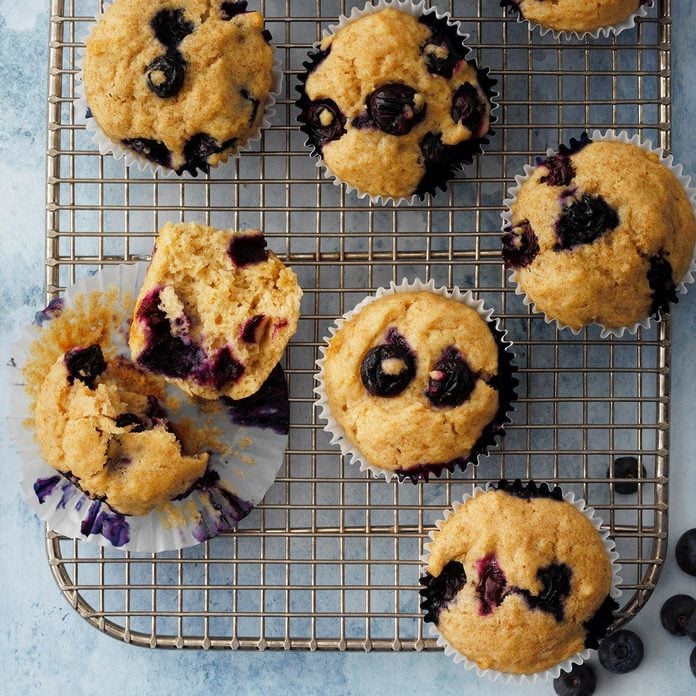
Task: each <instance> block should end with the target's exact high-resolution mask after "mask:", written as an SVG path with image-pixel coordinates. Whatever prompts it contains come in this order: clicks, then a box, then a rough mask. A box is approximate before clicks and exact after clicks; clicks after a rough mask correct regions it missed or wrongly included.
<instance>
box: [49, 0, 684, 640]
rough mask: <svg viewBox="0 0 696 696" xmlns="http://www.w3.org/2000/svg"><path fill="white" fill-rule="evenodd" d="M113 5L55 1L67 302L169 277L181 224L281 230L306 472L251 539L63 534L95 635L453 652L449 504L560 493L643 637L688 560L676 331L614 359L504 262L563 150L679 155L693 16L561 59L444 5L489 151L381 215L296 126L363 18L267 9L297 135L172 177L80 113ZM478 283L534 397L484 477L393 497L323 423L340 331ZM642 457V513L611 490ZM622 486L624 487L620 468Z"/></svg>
mask: <svg viewBox="0 0 696 696" xmlns="http://www.w3.org/2000/svg"><path fill="white" fill-rule="evenodd" d="M98 4H99V3H98V0H52V18H51V36H50V97H49V150H48V219H47V246H46V256H47V258H46V284H47V294H48V297H49V298H51V297H54V296H55V295H56V294H58V293H59V292H60V291H61V290H63V289H64V288H65V287H66V285H69V284H71V283H72V282H74V280H75V278H76V277H78V276H80V275H83V274H85V273H87V272H88V271H91V270H94V269H96V268H99V267H102V266H105V265H110V264H117V263H123V262H130V261H134V260H138V259H142V258H147V255H148V254H149V252H150V249H151V246H152V241H153V236H154V233H155V231H156V230H157V229H158V228H159V227H161V226H162V224H163V223H164V222H166V221H168V220H175V221H177V220H184V219H185V220H200V221H203V222H205V223H209V224H212V225H216V226H224V227H235V228H240V227H257V226H258V227H260V228H261V229H263V230H264V231H265V233H266V235H267V236H268V237H269V240H270V242H269V243H270V245H271V247H272V248H273V249H274V250H275V251H276V252H277V253H278V254H279V255H280V256H281V257H283V258H284V259H285V260H286V261H287V262H288V263H290V264H292V266H293V268H294V269H295V271H296V272H297V274H298V276H299V279H300V282H301V284H302V287H303V288H304V290H305V298H304V302H303V307H302V309H303V317H302V320H301V322H300V328H299V331H298V334H297V336H296V337H295V339H294V340H293V341H292V343H291V345H290V347H289V350H288V352H287V357H286V362H285V364H286V368H287V375H288V380H289V387H290V395H291V396H290V400H291V424H292V427H291V431H290V442H289V449H288V452H287V455H286V460H285V466H284V468H283V469H281V472H280V475H279V476H278V479H277V481H276V483H275V484H274V485H273V486H272V488H271V489H270V491H269V492H268V494H267V496H266V498H265V500H264V502H263V504H262V505H260V506H259V508H258V509H257V510H255V511H254V512H253V513H252V514H251V515H250V516H249V517H248V518H247V519H246V520H244V522H243V523H242V524H241V527H240V529H239V530H238V531H237V532H236V533H234V534H225V535H223V536H221V537H219V538H217V539H214V540H212V541H210V542H208V543H206V544H203V545H201V546H197V547H195V548H192V549H189V550H186V551H181V552H173V553H160V554H156V555H151V554H142V553H124V552H120V551H115V550H111V549H101V548H98V547H96V546H94V545H92V544H86V543H81V542H79V541H73V540H68V539H64V538H62V537H59V536H56V535H54V534H52V533H48V534H47V549H48V556H49V562H50V564H51V567H52V569H53V572H54V574H55V577H56V579H57V581H58V584H59V586H60V588H61V590H62V591H63V593H64V594H65V596H66V598H67V599H68V601H69V602H70V603H71V604H72V605H73V606H74V607H75V609H76V610H77V611H78V612H79V613H80V614H81V615H82V616H83V617H84V618H85V619H87V620H88V621H89V622H90V623H91V624H92V625H94V626H96V627H97V628H99V629H100V630H102V631H104V632H106V633H108V634H110V635H112V636H114V637H117V638H119V639H121V640H124V641H126V642H131V643H135V644H138V645H145V646H152V647H177V648H180V647H190V648H201V647H202V648H208V647H215V648H261V649H263V648H281V649H283V648H284V649H295V648H299V649H302V648H305V649H306V648H309V649H315V648H323V649H340V650H345V649H348V650H351V649H360V650H370V649H387V650H400V649H416V650H421V649H432V648H434V647H435V644H434V641H432V640H431V639H429V638H426V635H427V633H426V632H425V631H424V625H423V623H422V622H421V620H420V612H419V597H418V592H417V587H418V572H419V561H418V557H419V554H420V553H421V550H422V544H423V541H424V539H426V537H427V534H428V532H429V531H430V530H431V529H432V528H433V525H434V522H435V520H437V519H439V518H440V517H441V516H442V511H443V509H444V508H446V507H447V506H449V505H450V504H451V503H452V501H454V500H457V499H459V498H460V497H461V495H462V494H463V493H464V492H466V491H470V490H471V487H472V485H473V484H476V483H479V484H483V483H486V482H488V481H491V480H495V479H497V478H499V477H501V476H505V477H508V478H512V477H516V476H520V477H524V478H531V477H533V478H535V479H537V480H547V481H553V482H558V483H559V484H561V485H562V486H563V487H564V488H565V489H570V490H574V491H575V492H576V493H577V494H579V495H581V496H582V497H584V498H585V499H586V500H587V501H588V502H589V503H590V505H592V506H593V507H594V508H595V509H596V510H597V511H598V513H599V514H600V515H601V516H602V517H603V518H604V520H605V523H606V524H607V525H608V526H609V528H610V530H611V533H612V534H613V536H614V537H615V538H616V541H617V544H618V549H619V551H620V553H621V562H622V564H623V578H624V584H623V590H624V595H623V599H624V606H623V607H622V614H621V618H620V619H619V623H621V622H623V621H625V620H626V619H628V618H629V617H631V616H632V615H634V614H635V613H636V612H637V611H638V610H639V609H640V607H641V606H642V605H643V604H644V603H645V601H646V600H647V598H648V596H649V595H650V592H651V591H652V589H653V587H654V585H655V582H656V581H657V578H658V575H659V571H660V567H661V563H662V559H663V557H664V554H665V550H666V535H667V455H668V451H667V447H668V434H669V431H668V402H669V377H668V375H669V362H670V348H669V336H670V324H669V321H665V322H663V323H662V324H661V325H660V326H659V327H653V328H652V329H651V330H649V331H640V332H639V334H638V336H637V337H630V336H627V337H626V338H624V339H621V340H601V339H600V337H599V332H598V331H596V330H595V329H594V328H591V329H589V330H586V331H584V332H583V333H582V334H580V335H579V336H573V335H571V334H570V333H569V332H558V331H557V330H556V329H555V328H553V327H551V326H549V325H547V324H546V323H545V322H544V321H543V319H541V318H540V317H539V316H534V315H532V314H530V312H529V310H528V309H527V308H525V307H524V306H523V304H522V303H521V301H520V298H519V297H517V296H516V295H515V294H514V292H513V290H512V288H511V286H510V285H509V284H508V283H507V282H506V277H505V273H504V271H503V267H502V263H501V259H500V251H499V249H500V241H499V225H500V218H499V214H500V210H501V205H502V200H503V197H504V194H505V191H506V188H507V187H508V185H509V184H510V183H511V182H512V180H513V177H514V176H515V174H517V173H519V172H521V170H522V167H523V165H524V164H526V163H528V162H530V161H532V160H533V158H534V157H535V156H536V155H537V154H539V153H542V152H543V151H544V150H545V148H546V147H547V146H555V145H557V144H558V143H559V142H567V141H568V139H569V138H570V137H571V136H577V135H578V134H579V133H580V132H581V131H583V130H585V129H590V128H595V127H598V128H610V127H617V128H626V129H627V130H629V131H630V132H632V133H633V132H638V133H640V134H641V135H642V136H643V137H646V138H649V139H651V140H652V141H653V143H659V144H660V145H661V146H662V147H665V148H667V149H669V145H670V117H671V110H670V0H663V1H662V2H658V3H656V4H657V6H656V7H654V8H653V9H651V10H650V16H649V18H647V19H646V20H644V21H640V22H639V25H638V29H637V30H636V31H627V32H624V33H623V34H622V35H621V36H620V37H619V38H618V39H617V38H611V39H604V40H597V41H589V42H587V41H586V42H578V41H575V42H570V43H568V42H565V43H563V44H560V45H559V44H557V43H556V42H555V41H554V40H553V39H552V38H550V37H546V38H541V37H540V36H539V35H538V33H534V34H533V35H531V36H530V35H529V33H528V31H527V28H526V25H524V24H522V25H520V24H517V23H516V22H515V21H514V19H511V18H505V17H504V14H503V11H502V10H500V9H499V8H498V5H499V3H498V2H497V0H451V1H450V2H437V3H436V4H437V6H438V7H439V8H440V9H443V10H448V11H449V12H450V13H451V14H452V15H453V16H455V17H456V18H457V19H460V20H461V21H462V22H463V24H464V27H465V28H466V30H467V31H468V32H469V33H470V35H471V39H470V44H471V46H472V48H473V50H474V52H475V55H476V56H477V58H478V60H479V62H480V64H482V65H486V66H489V67H490V68H491V70H492V73H493V74H494V76H495V77H497V78H498V80H499V85H498V89H499V90H500V92H501V97H500V99H499V100H498V101H499V103H500V108H499V110H498V112H497V113H498V116H499V122H498V124H497V125H496V127H495V128H496V135H495V137H494V138H493V140H492V143H491V145H490V146H489V147H488V151H487V153H486V154H485V155H484V156H482V157H480V158H479V159H478V160H477V161H476V162H475V163H474V164H473V165H472V166H470V167H469V168H468V169H467V170H466V172H465V174H464V175H461V176H460V177H459V178H457V180H455V181H453V182H452V183H451V185H450V187H449V190H448V192H447V193H445V194H441V195H438V196H437V198H436V199H435V201H434V202H433V203H432V204H430V205H428V204H421V205H416V206H415V207H413V208H408V207H401V208H398V209H395V208H392V207H386V208H385V207H378V206H372V205H370V204H369V203H366V202H363V201H360V200H358V199H356V198H355V197H354V196H352V195H346V194H345V192H344V191H343V190H342V189H340V188H337V187H334V186H333V184H332V183H331V182H329V181H326V180H324V179H322V178H321V176H320V174H319V172H318V171H317V170H316V168H315V165H314V162H313V161H312V159H311V158H310V157H309V155H308V152H307V150H306V149H305V147H304V146H303V137H302V135H301V133H300V132H299V130H298V129H297V124H296V111H295V107H294V106H293V101H294V98H295V86H296V84H297V75H298V73H299V72H300V71H301V69H302V67H301V66H302V61H303V60H304V58H305V56H306V54H307V51H308V49H309V47H310V44H311V43H312V42H314V41H315V40H317V39H318V38H319V37H320V36H321V30H322V29H323V28H325V27H326V26H327V25H328V24H330V23H332V22H333V21H334V20H335V18H336V17H337V15H339V14H343V13H349V12H350V9H351V7H352V6H353V4H362V3H353V2H347V1H346V2H344V1H343V0H292V2H290V0H284V1H283V0H279V1H277V2H276V1H272V0H266V1H265V2H264V1H263V0H257V1H256V2H252V3H251V5H252V6H253V7H255V8H258V7H259V6H260V8H261V10H262V11H263V12H264V14H265V15H266V17H267V21H268V27H269V28H270V29H271V31H272V33H273V36H274V37H275V41H274V43H275V45H276V47H277V51H278V54H279V57H280V58H281V60H282V61H283V64H284V65H285V67H286V76H285V82H284V87H283V90H284V91H283V94H282V95H281V98H280V99H279V103H278V113H277V114H276V117H275V118H274V120H273V126H272V128H271V129H269V130H267V131H266V132H265V133H264V135H263V138H262V141H261V143H260V144H257V145H256V147H254V149H253V150H252V151H251V152H248V153H245V154H244V155H243V156H242V157H241V159H239V160H237V161H234V162H233V163H228V164H227V165H226V166H223V167H220V168H219V169H218V170H216V171H215V172H213V173H212V174H211V176H210V177H202V178H200V179H198V180H192V179H187V180H177V179H162V178H159V177H155V178H153V176H152V175H151V174H149V173H140V172H138V171H137V170H135V169H130V170H128V169H126V168H125V167H124V164H123V163H122V162H116V161H114V160H113V158H111V157H108V156H107V157H104V158H102V157H100V156H99V154H98V153H97V152H96V151H95V147H94V145H92V143H91V142H90V138H89V136H88V134H87V133H86V132H85V130H84V126H83V125H82V115H81V114H77V113H75V110H74V107H73V97H74V96H75V81H76V67H75V66H76V58H77V55H78V50H79V48H80V47H81V46H82V45H83V41H84V38H85V36H86V33H87V31H88V29H89V25H90V22H91V21H92V18H93V17H94V14H95V12H96V10H97V9H98ZM404 277H408V278H415V277H418V278H422V279H427V278H434V279H435V280H436V281H437V282H438V283H439V284H445V285H448V286H451V285H453V284H457V285H459V286H460V287H463V288H469V287H473V288H476V289H477V292H478V294H479V295H480V296H481V297H482V298H484V299H485V300H486V302H487V303H489V304H490V305H491V306H493V307H495V308H496V310H497V311H498V312H499V313H500V314H501V315H502V316H503V317H504V320H505V326H506V328H507V329H508V330H509V331H510V335H511V338H512V339H513V340H514V342H515V345H516V349H515V350H516V354H517V364H518V365H519V367H520V378H521V386H520V400H519V404H518V408H517V412H516V414H515V418H514V420H515V423H514V425H512V426H511V427H510V428H508V434H507V437H506V438H505V441H504V445H503V448H502V449H501V450H500V451H498V452H495V453H493V454H492V456H490V457H488V458H486V459H485V460H482V462H481V464H480V465H479V466H478V468H476V469H472V468H470V469H469V470H468V471H467V472H466V473H464V474H462V473H457V474H455V475H453V476H451V477H450V476H445V477H443V478H442V479H441V480H434V481H431V482H429V483H427V484H420V485H412V484H410V483H406V484H403V485H393V484H387V483H385V482H384V480H375V479H373V478H371V477H369V476H367V475H365V474H362V473H360V472H359V471H358V470H357V468H356V467H352V466H350V465H348V464H347V463H346V462H344V461H343V460H342V459H341V457H340V455H339V454H338V451H337V449H336V448H335V447H332V446H331V445H330V444H329V439H328V437H327V436H326V434H325V433H324V432H323V431H322V428H321V425H320V424H317V422H316V414H315V412H314V410H313V407H312V401H313V398H312V386H313V379H312V375H313V373H314V363H315V360H316V359H317V357H318V346H319V345H320V344H321V342H322V338H323V336H324V335H325V334H326V332H327V327H328V326H329V325H330V324H331V323H332V322H333V320H334V318H335V317H336V316H337V315H339V314H341V313H343V312H344V311H346V310H348V309H350V308H351V307H353V306H354V304H355V303H356V302H357V301H359V300H360V299H361V298H362V297H363V296H364V295H365V294H366V293H369V292H371V291H373V290H374V289H376V288H377V287H379V286H383V285H386V284H388V283H389V281H390V280H401V279H402V278H404ZM622 454H627V455H628V454H638V456H639V457H640V460H641V463H642V464H643V465H644V466H645V468H646V471H647V476H646V477H645V478H643V479H642V480H641V482H640V486H639V489H638V492H637V493H636V494H634V495H628V496H626V495H619V494H617V493H616V492H615V490H614V486H613V485H611V481H612V479H611V478H607V470H608V467H610V465H611V463H612V461H613V458H614V457H616V456H619V455H622ZM611 473H613V469H612V471H611Z"/></svg>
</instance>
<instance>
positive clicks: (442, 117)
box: [298, 8, 493, 199]
mask: <svg viewBox="0 0 696 696" xmlns="http://www.w3.org/2000/svg"><path fill="white" fill-rule="evenodd" d="M467 53H468V49H467V48H465V47H464V45H463V43H462V37H461V36H459V34H458V33H457V30H456V28H455V27H454V26H452V25H450V24H449V23H448V22H447V21H446V20H445V19H438V18H437V17H436V16H435V14H434V13H432V12H431V13H428V14H424V15H422V16H420V17H414V16H412V15H411V14H408V13H406V12H402V11H400V10H396V9H394V8H387V9H385V10H382V11H380V12H377V13H374V14H367V15H364V16H362V17H359V18H358V19H355V20H353V21H352V22H350V23H349V24H347V25H345V26H343V27H342V28H340V29H338V30H337V31H336V33H335V34H333V35H331V36H328V37H327V38H326V39H324V41H323V42H322V43H321V46H320V48H319V50H318V51H317V52H315V53H312V54H310V60H309V62H308V63H306V64H305V67H306V68H307V71H308V72H307V73H306V74H305V75H304V76H302V77H301V82H302V84H301V86H300V88H299V89H300V93H301V97H300V99H299V101H298V106H299V108H300V116H299V119H300V122H301V124H302V130H303V131H304V132H305V133H306V134H307V135H308V138H309V140H308V144H311V145H312V146H313V148H314V152H315V153H316V154H320V155H321V156H322V157H323V160H324V163H325V164H326V165H327V166H328V167H329V169H330V170H331V172H332V173H333V174H334V175H335V176H336V177H337V178H338V179H340V180H342V181H344V182H345V183H347V184H349V185H351V186H353V187H355V188H356V189H358V191H360V192H365V193H368V194H370V195H371V196H373V197H379V196H381V197H384V198H394V199H401V198H406V197H410V196H412V195H414V194H416V195H417V196H419V197H420V198H421V199H422V198H424V196H425V194H426V193H434V192H435V191H436V189H437V188H443V189H444V187H445V182H446V180H447V179H448V178H449V177H450V176H451V175H452V174H453V172H454V171H456V170H457V169H458V168H459V167H460V166H461V165H462V164H463V163H465V162H471V161H472V157H473V155H474V154H477V153H479V152H480V151H481V145H482V144H483V143H487V142H488V140H487V139H486V135H487V134H488V133H489V131H490V124H491V115H490V112H491V101H490V98H491V95H492V92H491V86H492V84H493V83H492V81H491V80H490V79H489V78H488V76H487V71H486V70H483V71H482V70H478V69H477V67H476V63H475V62H474V61H473V60H467V58H466V54H467Z"/></svg>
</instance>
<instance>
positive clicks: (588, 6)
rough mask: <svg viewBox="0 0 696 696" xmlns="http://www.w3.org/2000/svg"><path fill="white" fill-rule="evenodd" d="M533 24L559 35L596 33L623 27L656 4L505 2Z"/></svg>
mask: <svg viewBox="0 0 696 696" xmlns="http://www.w3.org/2000/svg"><path fill="white" fill-rule="evenodd" d="M501 4H502V5H503V6H507V7H509V8H511V9H512V10H513V11H515V12H518V13H519V15H520V16H521V17H523V18H524V19H527V20H529V21H530V22H531V23H532V24H539V25H541V26H542V27H545V28H548V29H553V30H554V31H558V32H562V31H565V32H574V31H575V32H578V33H584V32H592V31H594V30H595V29H599V28H600V27H611V26H614V25H616V24H620V23H621V22H623V21H624V20H626V19H628V18H629V17H630V16H631V15H632V14H635V13H636V12H637V11H638V10H639V8H640V6H641V5H649V4H652V0H502V3H501Z"/></svg>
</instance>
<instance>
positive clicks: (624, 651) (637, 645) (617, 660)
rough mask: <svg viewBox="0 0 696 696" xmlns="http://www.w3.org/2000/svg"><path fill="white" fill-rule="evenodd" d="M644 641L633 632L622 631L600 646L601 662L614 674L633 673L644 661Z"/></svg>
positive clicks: (605, 640) (612, 635)
mask: <svg viewBox="0 0 696 696" xmlns="http://www.w3.org/2000/svg"><path fill="white" fill-rule="evenodd" d="M643 652H644V650H643V641H642V640H641V639H640V636H639V635H638V634H636V633H634V632H633V631H629V630H627V629H625V628H624V629H622V630H620V631H616V633H612V634H611V635H610V636H608V637H607V638H605V639H604V640H603V641H602V642H601V643H600V644H599V661H600V662H601V664H602V667H604V669H606V670H608V671H609V672H613V673H614V674H626V673H627V672H632V671H633V670H634V669H636V667H638V665H639V664H640V663H641V662H642V660H643Z"/></svg>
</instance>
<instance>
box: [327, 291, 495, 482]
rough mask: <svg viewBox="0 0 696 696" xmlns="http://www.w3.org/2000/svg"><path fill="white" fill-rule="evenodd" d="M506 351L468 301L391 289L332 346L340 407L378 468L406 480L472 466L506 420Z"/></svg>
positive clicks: (353, 438) (331, 384)
mask: <svg viewBox="0 0 696 696" xmlns="http://www.w3.org/2000/svg"><path fill="white" fill-rule="evenodd" d="M501 352H502V353H503V354H504V353H505V351H504V350H503V349H502V348H501V347H500V346H499V344H498V342H497V338H496V336H495V335H494V334H493V330H492V328H491V326H490V325H489V324H488V323H486V322H485V321H484V320H483V319H482V318H481V317H480V316H479V315H478V313H477V312H476V311H475V310H473V309H471V308H470V307H467V306H466V305H465V304H463V303H462V302H459V301H457V300H453V299H448V298H446V297H442V296H440V295H436V294H434V293H431V292H407V293H397V294H393V295H387V296H385V297H382V298H380V299H377V300H375V301H374V302H371V303H370V304H368V305H367V306H365V307H364V308H363V309H361V310H360V311H359V312H358V313H357V314H355V315H354V316H353V317H351V318H350V319H349V320H348V321H346V322H345V323H344V324H343V326H342V327H341V328H340V329H339V330H338V331H337V333H336V334H335V336H334V337H333V338H332V339H331V341H330V342H329V346H328V348H327V349H326V358H325V362H324V384H325V388H326V395H327V398H328V402H329V406H330V409H331V413H332V415H333V417H334V418H335V419H336V421H337V422H338V424H339V425H340V426H341V428H342V429H343V431H344V433H345V435H346V437H347V439H348V440H349V441H350V442H351V444H352V445H353V446H354V447H355V448H356V449H358V450H359V451H360V453H361V454H362V456H363V457H364V458H365V459H366V460H367V461H368V462H369V463H370V464H371V465H372V466H374V467H377V468H379V469H383V470H387V471H391V472H395V473H396V474H397V475H398V476H399V477H400V478H402V479H403V478H405V477H410V478H412V479H413V480H416V479H417V478H419V477H421V476H423V475H424V476H425V478H427V475H428V473H429V472H431V471H432V472H435V473H437V474H439V473H441V471H442V470H443V469H444V468H449V469H453V468H454V466H456V465H460V466H462V467H464V466H466V464H467V462H469V461H473V460H475V458H476V455H477V454H478V453H480V452H481V450H482V449H483V450H485V447H486V446H487V445H489V444H491V443H492V440H493V436H494V435H495V434H496V432H497V428H498V427H499V426H500V418H499V416H500V414H499V411H500V410H501V406H502V410H503V413H504V410H505V407H504V406H503V403H504V401H505V400H504V399H503V398H501V393H500V391H499V389H500V388H501V382H504V381H505V380H504V377H503V376H502V375H501V373H502V371H503V370H502V367H503V365H502V364H501V363H502V362H503V361H502V360H501V358H500V356H499V353H501Z"/></svg>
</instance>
